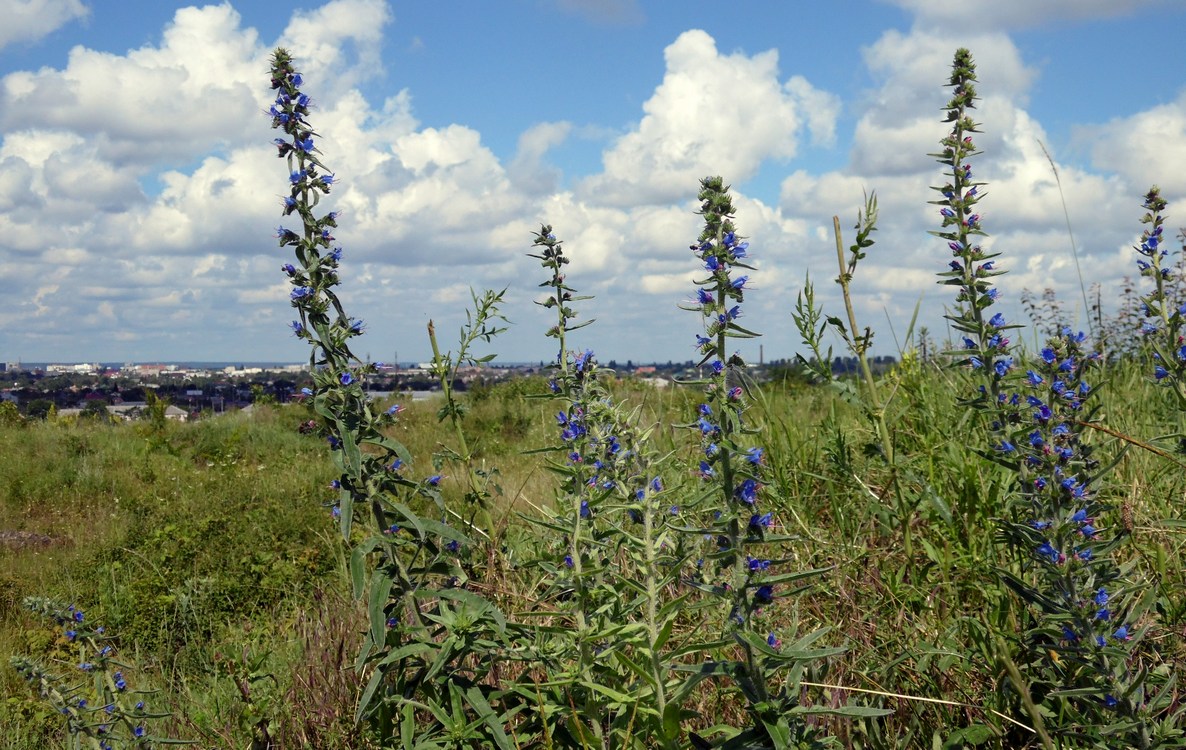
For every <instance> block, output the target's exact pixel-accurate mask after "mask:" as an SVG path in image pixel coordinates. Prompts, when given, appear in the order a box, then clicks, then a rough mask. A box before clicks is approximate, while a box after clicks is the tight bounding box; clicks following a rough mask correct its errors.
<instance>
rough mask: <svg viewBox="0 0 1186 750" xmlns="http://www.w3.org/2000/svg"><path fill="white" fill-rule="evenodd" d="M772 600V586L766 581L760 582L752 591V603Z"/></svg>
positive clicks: (766, 602)
mask: <svg viewBox="0 0 1186 750" xmlns="http://www.w3.org/2000/svg"><path fill="white" fill-rule="evenodd" d="M773 602H774V587H773V586H771V585H770V584H768V583H765V584H762V585H761V586H759V587H758V588H757V590H756V591H754V604H755V605H759V606H761V605H765V604H771V603H773Z"/></svg>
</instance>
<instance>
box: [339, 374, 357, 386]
mask: <svg viewBox="0 0 1186 750" xmlns="http://www.w3.org/2000/svg"><path fill="white" fill-rule="evenodd" d="M338 380H339V381H340V382H341V383H342V385H350V384H351V383H353V382H354V376H353V375H351V374H350V373H348V372H344V373H342V374H341V375H340V376H339V377H338Z"/></svg>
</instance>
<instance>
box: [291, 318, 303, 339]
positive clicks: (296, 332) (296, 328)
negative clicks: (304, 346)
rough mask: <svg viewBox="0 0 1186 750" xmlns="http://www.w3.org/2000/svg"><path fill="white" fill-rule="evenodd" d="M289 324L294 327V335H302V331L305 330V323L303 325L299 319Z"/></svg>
mask: <svg viewBox="0 0 1186 750" xmlns="http://www.w3.org/2000/svg"><path fill="white" fill-rule="evenodd" d="M288 325H289V326H291V327H292V334H293V335H294V336H300V335H301V334H302V333H304V332H305V327H304V326H303V325H301V321H299V320H294V321H292V322H291V323H289V324H288Z"/></svg>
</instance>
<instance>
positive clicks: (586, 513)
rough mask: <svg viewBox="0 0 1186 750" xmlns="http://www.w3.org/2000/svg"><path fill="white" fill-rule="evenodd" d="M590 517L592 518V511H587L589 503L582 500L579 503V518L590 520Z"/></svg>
mask: <svg viewBox="0 0 1186 750" xmlns="http://www.w3.org/2000/svg"><path fill="white" fill-rule="evenodd" d="M592 516H593V511H592V510H590V509H589V501H588V500H582V501H581V518H591V517H592Z"/></svg>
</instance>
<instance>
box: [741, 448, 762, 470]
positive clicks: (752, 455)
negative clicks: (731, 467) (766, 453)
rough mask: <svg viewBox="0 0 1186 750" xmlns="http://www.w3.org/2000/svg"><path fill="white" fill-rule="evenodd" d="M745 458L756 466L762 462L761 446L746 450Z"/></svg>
mask: <svg viewBox="0 0 1186 750" xmlns="http://www.w3.org/2000/svg"><path fill="white" fill-rule="evenodd" d="M745 460H746V461H749V462H750V463H751V464H754V465H755V466H756V465H758V464H760V463H762V449H761V448H759V447H753V448H750V449H749V450H748V451H746V452H745Z"/></svg>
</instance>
